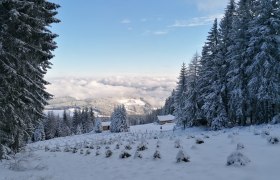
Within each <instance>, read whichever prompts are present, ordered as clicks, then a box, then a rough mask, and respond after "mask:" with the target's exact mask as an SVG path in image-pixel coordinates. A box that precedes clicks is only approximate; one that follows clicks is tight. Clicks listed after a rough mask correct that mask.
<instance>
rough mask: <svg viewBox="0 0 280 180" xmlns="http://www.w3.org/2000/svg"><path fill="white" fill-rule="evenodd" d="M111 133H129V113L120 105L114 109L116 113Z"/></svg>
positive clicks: (113, 116) (113, 117)
mask: <svg viewBox="0 0 280 180" xmlns="http://www.w3.org/2000/svg"><path fill="white" fill-rule="evenodd" d="M110 130H111V132H115V133H119V132H127V131H128V124H127V113H126V109H125V107H124V105H119V106H117V107H115V108H114V112H113V113H112V115H111V129H110Z"/></svg>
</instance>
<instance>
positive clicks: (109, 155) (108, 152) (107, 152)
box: [105, 149, 113, 158]
mask: <svg viewBox="0 0 280 180" xmlns="http://www.w3.org/2000/svg"><path fill="white" fill-rule="evenodd" d="M112 154H113V152H112V151H111V150H110V149H108V150H107V151H106V152H105V157H106V158H108V157H111V156H112Z"/></svg>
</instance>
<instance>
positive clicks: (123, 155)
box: [120, 151, 131, 159]
mask: <svg viewBox="0 0 280 180" xmlns="http://www.w3.org/2000/svg"><path fill="white" fill-rule="evenodd" d="M130 156H131V154H129V153H128V152H126V151H122V152H121V154H120V158H121V159H125V158H128V157H130Z"/></svg>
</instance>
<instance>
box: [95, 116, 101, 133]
mask: <svg viewBox="0 0 280 180" xmlns="http://www.w3.org/2000/svg"><path fill="white" fill-rule="evenodd" d="M102 130H103V129H102V121H101V119H96V121H95V127H94V131H95V132H96V133H102Z"/></svg>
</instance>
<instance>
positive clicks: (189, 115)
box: [183, 53, 200, 126]
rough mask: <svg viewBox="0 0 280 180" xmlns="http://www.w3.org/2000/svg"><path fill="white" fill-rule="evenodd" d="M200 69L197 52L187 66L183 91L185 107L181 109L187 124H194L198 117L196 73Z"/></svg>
mask: <svg viewBox="0 0 280 180" xmlns="http://www.w3.org/2000/svg"><path fill="white" fill-rule="evenodd" d="M199 70H200V56H199V54H198V53H196V54H195V55H194V57H193V58H192V60H191V62H190V64H189V66H188V73H187V87H188V88H187V90H186V93H185V96H186V98H185V107H184V108H183V111H184V112H185V114H186V120H187V125H188V126H193V125H194V124H196V123H197V122H196V121H197V120H198V119H199V118H200V109H199V106H198V92H199V86H198V85H199V84H198V78H199V77H198V74H199Z"/></svg>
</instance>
